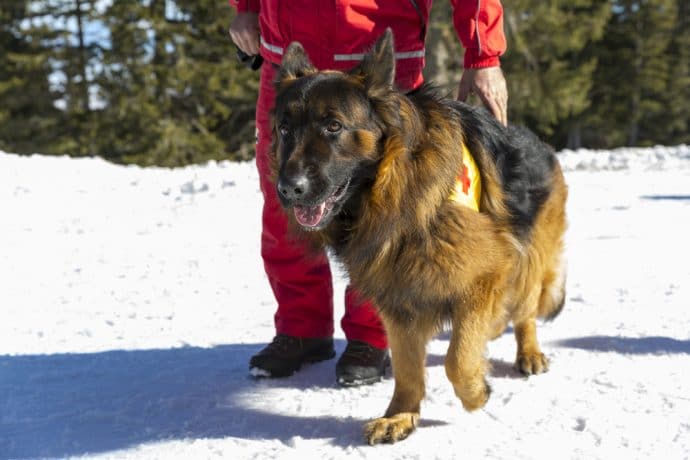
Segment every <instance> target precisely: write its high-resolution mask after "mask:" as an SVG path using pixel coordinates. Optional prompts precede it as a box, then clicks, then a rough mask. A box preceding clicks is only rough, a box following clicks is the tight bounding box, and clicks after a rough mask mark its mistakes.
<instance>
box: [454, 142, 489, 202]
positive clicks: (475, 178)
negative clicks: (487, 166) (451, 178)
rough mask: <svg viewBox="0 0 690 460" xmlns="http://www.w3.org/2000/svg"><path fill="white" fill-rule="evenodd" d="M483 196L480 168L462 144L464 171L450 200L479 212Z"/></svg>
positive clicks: (458, 178)
mask: <svg viewBox="0 0 690 460" xmlns="http://www.w3.org/2000/svg"><path fill="white" fill-rule="evenodd" d="M481 195H482V181H481V177H480V176H479V168H477V163H475V161H474V158H473V157H472V154H471V153H470V151H469V149H468V148H467V146H466V145H465V143H464V142H463V143H462V170H461V171H460V172H459V173H458V176H457V177H456V178H455V188H454V189H453V191H452V192H451V194H450V199H451V200H452V201H455V202H456V203H458V204H461V205H462V206H467V207H468V208H472V209H474V210H475V211H479V200H480V198H481Z"/></svg>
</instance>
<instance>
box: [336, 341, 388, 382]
mask: <svg viewBox="0 0 690 460" xmlns="http://www.w3.org/2000/svg"><path fill="white" fill-rule="evenodd" d="M390 365H391V360H390V357H389V356H388V350H387V349H385V348H376V347H374V346H372V345H369V344H368V343H365V342H360V341H359V340H350V341H349V342H347V347H345V351H343V354H342V355H340V359H338V363H337V364H336V365H335V377H336V381H337V382H338V384H339V385H342V386H344V387H356V386H359V385H370V384H372V383H376V382H380V381H381V377H383V376H384V374H385V373H386V368H387V367H388V366H390Z"/></svg>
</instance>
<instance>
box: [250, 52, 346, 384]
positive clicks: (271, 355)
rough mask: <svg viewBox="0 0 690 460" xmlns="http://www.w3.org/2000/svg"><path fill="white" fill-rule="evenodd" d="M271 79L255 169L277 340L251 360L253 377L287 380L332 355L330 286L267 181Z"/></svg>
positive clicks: (324, 261)
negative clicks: (303, 366)
mask: <svg viewBox="0 0 690 460" xmlns="http://www.w3.org/2000/svg"><path fill="white" fill-rule="evenodd" d="M274 76H275V69H274V68H273V67H272V66H271V65H270V64H266V65H264V66H263V68H262V73H261V86H260V90H259V100H258V102H257V109H256V126H257V144H256V165H257V168H258V170H259V180H260V186H261V192H262V194H263V197H264V206H263V214H262V234H261V255H262V257H263V260H264V268H265V271H266V275H267V277H268V281H269V283H270V286H271V288H272V290H273V294H274V296H275V298H276V301H277V303H278V309H277V311H276V314H275V317H274V319H275V326H276V339H274V342H273V343H271V344H270V345H269V346H268V347H266V348H265V349H264V350H262V351H261V352H260V353H259V354H257V355H255V356H254V357H252V360H251V361H250V368H251V369H252V372H253V373H255V375H258V376H282V375H290V374H292V372H294V371H295V370H297V369H298V368H299V367H300V365H301V364H302V362H305V361H315V360H321V359H328V358H331V357H333V356H334V351H333V340H332V336H333V287H332V281H331V271H330V267H329V264H328V258H327V256H326V254H325V253H324V252H323V251H322V252H319V253H313V250H312V249H311V248H309V247H308V246H307V245H306V244H304V243H303V242H301V241H298V240H296V239H295V238H294V237H292V236H291V235H290V234H289V231H288V220H287V216H286V214H285V210H283V209H282V206H281V204H280V201H279V199H278V195H277V192H276V189H275V185H274V184H273V182H272V180H271V168H270V147H271V121H270V110H271V108H272V107H273V103H274V99H275V92H274V89H273V78H274ZM286 337H287V338H286ZM293 339H294V340H293ZM312 339H314V340H312ZM276 341H277V342H276Z"/></svg>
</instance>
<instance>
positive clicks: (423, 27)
mask: <svg viewBox="0 0 690 460" xmlns="http://www.w3.org/2000/svg"><path fill="white" fill-rule="evenodd" d="M410 3H412V6H413V7H414V10H415V11H416V12H417V14H418V15H419V23H420V25H421V28H420V34H419V37H420V38H421V39H422V43H424V41H425V40H426V21H425V20H424V15H423V14H422V10H421V9H420V8H419V5H418V4H417V2H416V1H415V0H410Z"/></svg>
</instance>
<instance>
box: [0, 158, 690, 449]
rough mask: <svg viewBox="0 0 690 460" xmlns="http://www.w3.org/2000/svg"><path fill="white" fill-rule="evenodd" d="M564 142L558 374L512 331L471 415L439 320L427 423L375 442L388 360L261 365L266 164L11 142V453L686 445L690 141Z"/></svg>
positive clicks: (6, 223) (7, 286)
mask: <svg viewBox="0 0 690 460" xmlns="http://www.w3.org/2000/svg"><path fill="white" fill-rule="evenodd" d="M559 157H560V158H561V162H562V164H563V166H564V169H565V171H566V179H567V181H568V184H569V187H570V200H569V203H568V212H569V220H570V227H569V231H568V234H567V254H568V259H569V273H568V295H567V303H566V306H565V309H564V311H563V313H562V314H561V316H560V317H558V318H557V319H556V320H555V321H554V322H552V323H546V324H543V325H541V326H540V329H539V337H540V341H541V343H542V345H543V349H544V351H545V353H546V354H547V355H548V356H549V357H550V358H551V360H552V364H551V370H550V372H549V373H547V374H544V375H540V376H535V377H531V378H529V379H525V378H523V377H521V376H520V375H518V374H517V373H516V372H515V371H514V370H513V368H512V362H513V359H514V354H515V342H514V339H513V337H512V335H511V334H510V333H506V334H504V335H503V336H501V337H500V338H498V339H497V340H496V341H494V342H491V343H490V345H489V347H488V356H489V357H490V361H491V363H492V366H493V370H492V371H491V373H490V376H489V381H490V383H491V385H492V387H493V394H492V397H491V399H490V401H489V403H488V404H487V406H486V407H485V408H484V409H482V410H480V411H477V412H475V413H467V412H464V411H463V409H462V406H461V405H460V403H459V401H458V400H457V399H456V398H455V396H454V394H453V391H452V388H451V387H450V384H449V383H448V382H447V380H446V377H445V371H444V369H443V356H444V352H445V349H446V348H447V346H448V334H447V333H444V334H441V335H439V336H438V337H437V338H436V339H434V340H433V341H432V342H431V343H430V344H429V347H428V350H429V357H428V362H427V384H428V388H427V396H426V398H425V400H424V401H423V405H422V422H421V426H420V428H419V429H418V430H417V432H416V433H414V434H413V435H412V436H411V437H410V438H409V439H407V440H405V441H402V442H400V443H398V444H395V445H382V446H376V447H370V446H367V445H366V444H365V443H364V440H363V436H362V425H363V423H364V422H366V421H367V420H369V419H371V418H374V417H377V416H379V415H381V414H382V413H383V411H384V410H385V408H386V405H387V403H388V401H389V398H390V396H391V395H392V391H393V381H392V379H391V378H390V377H388V378H386V379H385V380H384V381H383V382H382V383H379V384H375V385H372V386H367V387H360V388H341V387H339V386H337V385H336V383H335V374H334V365H335V361H334V360H331V361H326V362H322V363H318V364H314V365H311V366H307V367H305V368H304V369H303V371H302V372H300V373H298V374H296V375H294V376H293V377H290V378H286V379H277V380H254V379H253V378H251V377H250V376H249V374H248V361H249V357H250V356H251V355H252V354H253V353H255V352H257V351H258V350H260V349H261V348H262V347H263V345H264V344H265V343H266V342H267V341H268V340H270V338H271V337H272V336H273V333H274V330H273V313H274V301H273V299H272V296H271V293H270V290H269V288H268V285H267V282H266V280H265V277H264V274H263V268H262V263H261V260H260V257H259V220H260V210H261V198H260V193H259V190H258V179H257V173H256V171H255V168H254V166H253V164H251V163H226V162H221V163H213V162H212V163H209V164H207V165H203V166H190V167H186V168H179V169H162V168H138V167H133V166H130V167H123V166H116V165H112V164H109V163H107V162H104V161H102V160H100V159H93V158H88V159H70V158H66V157H50V156H42V155H33V156H29V157H22V156H17V155H13V154H7V153H0V299H2V301H0V459H9V458H12V459H28V458H74V457H79V458H82V457H83V458H89V459H104V458H117V459H152V458H161V459H172V458H194V459H204V458H232V459H250V458H261V459H263V458H268V459H272V458H279V459H284V458H287V459H290V458H295V459H296V458H299V459H304V458H321V459H328V458H357V459H380V458H391V459H397V458H412V459H414V458H419V459H433V458H439V459H447V458H470V459H472V458H492V459H511V460H512V459H542V458H543V459H546V458H569V459H599V458H600V459H611V458H640V459H649V458H663V459H687V458H690V387H689V386H688V383H687V382H688V378H689V376H690V312H689V309H690V284H689V283H688V281H689V280H690V264H688V262H687V261H688V259H689V258H690V245H689V244H688V235H690V147H689V146H678V147H655V148H650V149H621V150H616V151H601V152H594V151H565V152H561V153H560V154H559ZM337 273H338V275H337V280H336V295H337V297H336V321H339V319H340V316H341V315H342V308H343V307H342V297H343V290H344V286H345V281H344V278H343V276H342V275H341V274H340V272H337ZM336 331H337V332H336V347H337V350H338V351H339V352H340V351H342V350H343V349H344V347H345V341H344V338H343V335H342V332H341V331H340V330H339V328H338V327H336Z"/></svg>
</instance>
